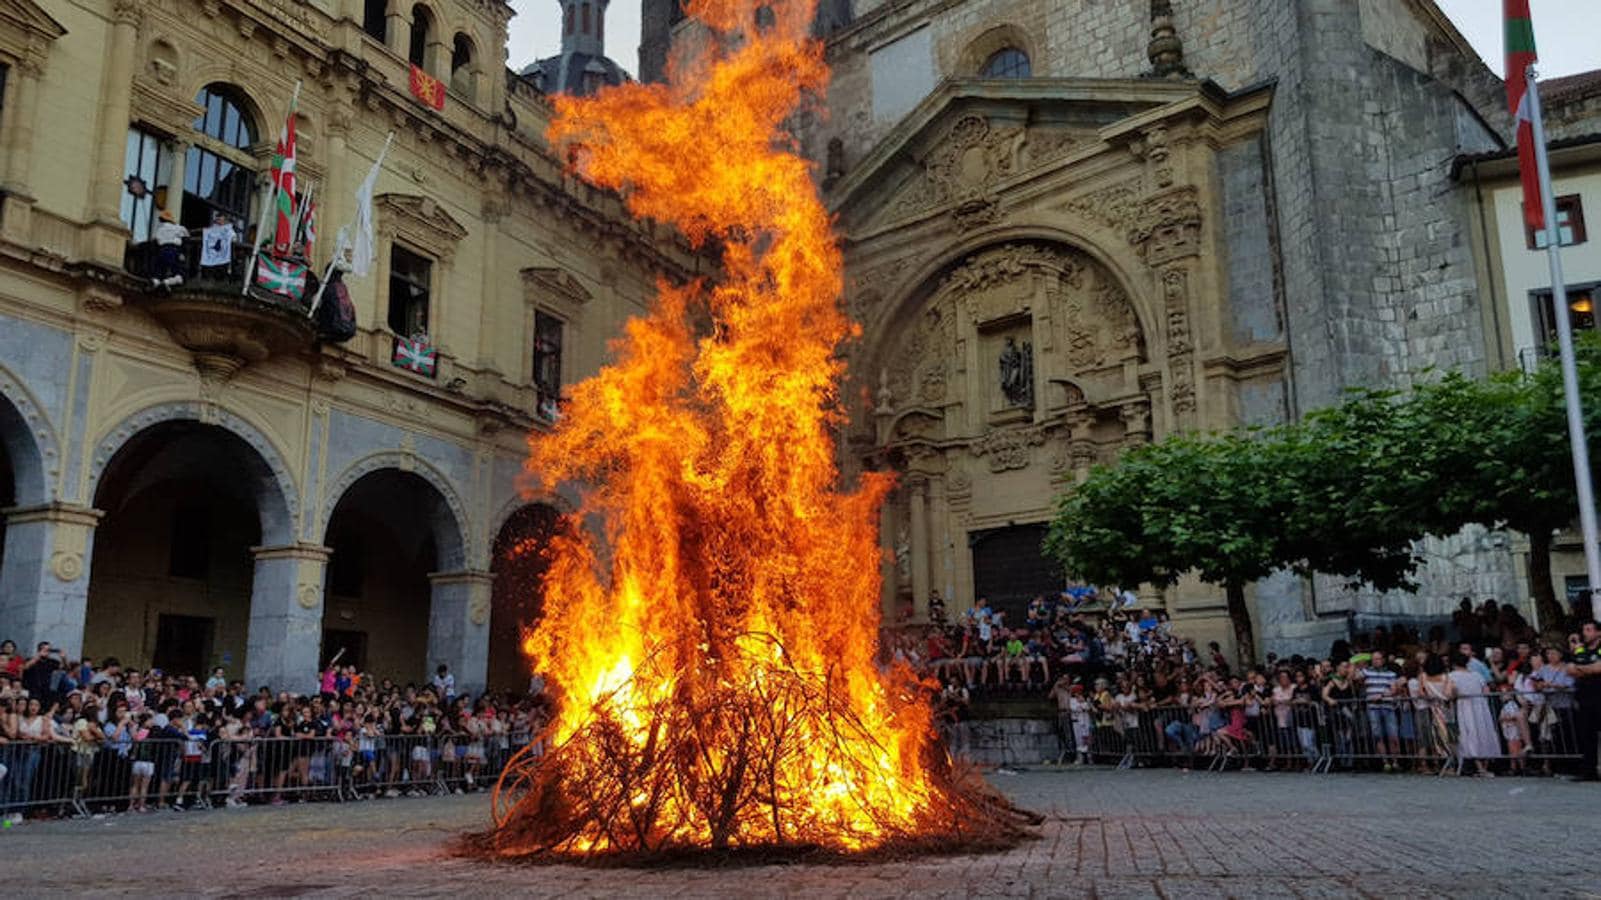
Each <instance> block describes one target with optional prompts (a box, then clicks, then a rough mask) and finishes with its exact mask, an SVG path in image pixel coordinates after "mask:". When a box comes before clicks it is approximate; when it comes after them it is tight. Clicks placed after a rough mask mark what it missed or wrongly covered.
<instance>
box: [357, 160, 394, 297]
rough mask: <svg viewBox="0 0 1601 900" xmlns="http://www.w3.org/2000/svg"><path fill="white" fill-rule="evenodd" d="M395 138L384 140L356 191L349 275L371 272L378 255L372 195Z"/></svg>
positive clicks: (363, 274) (361, 274)
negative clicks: (391, 142)
mask: <svg viewBox="0 0 1601 900" xmlns="http://www.w3.org/2000/svg"><path fill="white" fill-rule="evenodd" d="M394 137H395V135H394V132H390V134H389V137H388V138H386V139H385V140H384V149H383V150H381V151H379V152H378V159H376V160H374V161H373V164H372V170H371V171H369V172H368V173H367V177H366V178H363V179H362V181H361V187H360V188H357V189H356V223H355V224H356V235H355V240H354V242H353V243H352V244H351V247H350V274H352V275H356V276H365V275H366V274H367V273H368V272H370V271H372V261H373V259H374V258H376V257H377V255H378V234H377V225H376V223H374V222H373V209H372V193H373V191H374V190H375V189H376V188H377V186H378V170H379V169H381V168H383V165H384V156H385V155H386V154H387V153H389V142H390V141H391V140H393V139H394Z"/></svg>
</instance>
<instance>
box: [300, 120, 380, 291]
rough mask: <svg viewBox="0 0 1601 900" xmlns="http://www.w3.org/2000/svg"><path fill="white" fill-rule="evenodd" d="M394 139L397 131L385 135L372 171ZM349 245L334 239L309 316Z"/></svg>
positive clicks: (364, 180)
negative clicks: (330, 256)
mask: <svg viewBox="0 0 1601 900" xmlns="http://www.w3.org/2000/svg"><path fill="white" fill-rule="evenodd" d="M394 140H395V133H394V132H393V131H391V132H389V134H388V135H386V136H385V137H384V146H383V148H382V149H380V150H379V151H378V158H377V159H375V160H373V163H372V171H373V172H376V171H377V170H378V169H379V168H380V167H381V166H383V164H384V157H385V156H388V155H389V145H390V144H391V143H392V142H393V141H394ZM368 177H369V178H370V177H372V172H369V173H368ZM366 183H367V182H366V179H363V180H362V184H363V185H365V184H366ZM357 194H358V195H359V194H360V191H358V192H357ZM356 214H357V216H358V217H359V216H360V215H361V210H360V209H359V208H358V209H357V210H356ZM349 227H350V226H349V225H345V226H342V227H341V228H340V229H339V232H338V233H339V234H340V235H348V231H347V229H348V228H349ZM347 246H349V239H348V238H339V237H336V238H335V239H334V256H333V259H331V260H329V261H328V268H327V270H326V271H325V272H324V273H323V277H322V281H321V282H320V283H318V285H317V293H316V294H315V295H314V296H313V297H312V298H311V311H310V312H308V313H306V315H307V316H315V315H316V314H317V307H318V306H320V305H321V304H322V292H323V290H324V289H325V288H327V286H328V279H329V278H331V277H332V276H333V274H334V264H335V263H337V262H339V258H340V257H341V256H342V255H344V252H345V248H346V247H347Z"/></svg>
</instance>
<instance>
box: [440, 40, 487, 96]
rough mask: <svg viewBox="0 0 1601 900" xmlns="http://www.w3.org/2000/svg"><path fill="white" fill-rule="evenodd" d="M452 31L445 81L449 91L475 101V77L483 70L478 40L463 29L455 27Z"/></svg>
mask: <svg viewBox="0 0 1601 900" xmlns="http://www.w3.org/2000/svg"><path fill="white" fill-rule="evenodd" d="M453 31H454V33H453V34H452V35H451V38H450V61H449V65H448V68H449V72H448V73H446V80H447V81H448V82H449V84H450V89H451V90H453V91H455V92H456V93H458V94H460V95H462V96H463V97H466V98H467V99H469V100H474V101H476V100H477V99H478V98H477V97H476V96H475V93H476V80H477V75H478V72H479V71H480V70H481V69H482V68H483V60H482V59H481V58H480V56H479V52H480V51H479V49H478V48H479V43H478V39H477V38H475V37H473V35H472V32H470V31H468V30H467V29H465V28H461V27H457V28H456V29H454V30H453Z"/></svg>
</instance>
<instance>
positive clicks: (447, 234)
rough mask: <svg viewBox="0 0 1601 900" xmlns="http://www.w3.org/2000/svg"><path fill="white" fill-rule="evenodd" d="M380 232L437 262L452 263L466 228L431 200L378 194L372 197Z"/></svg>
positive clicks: (465, 233)
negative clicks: (411, 246) (396, 238)
mask: <svg viewBox="0 0 1601 900" xmlns="http://www.w3.org/2000/svg"><path fill="white" fill-rule="evenodd" d="M373 204H374V206H375V207H376V208H377V212H378V230H379V231H380V232H382V233H385V234H387V235H388V236H390V237H400V238H402V239H404V240H405V241H406V242H407V243H409V244H411V245H413V246H415V247H416V248H417V249H419V250H422V251H424V252H426V253H428V254H429V255H431V256H433V257H435V258H436V259H441V260H449V259H450V258H451V257H452V256H454V255H455V253H456V245H457V244H459V243H461V239H462V238H464V237H466V236H467V229H466V227H465V226H463V225H462V224H461V223H460V222H458V221H456V220H455V218H453V217H452V216H451V215H450V213H448V212H446V211H445V209H444V207H442V206H440V205H439V203H438V202H436V201H435V200H434V199H433V198H432V197H419V196H417V195H415V194H379V195H378V196H377V197H375V198H373Z"/></svg>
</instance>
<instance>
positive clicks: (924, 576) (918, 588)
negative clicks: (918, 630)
mask: <svg viewBox="0 0 1601 900" xmlns="http://www.w3.org/2000/svg"><path fill="white" fill-rule="evenodd" d="M906 486H907V488H908V489H910V491H911V508H912V515H911V519H912V521H911V527H912V615H913V617H914V618H915V617H918V616H927V615H928V479H927V478H925V477H923V476H921V475H911V476H908V477H907V479H906Z"/></svg>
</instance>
